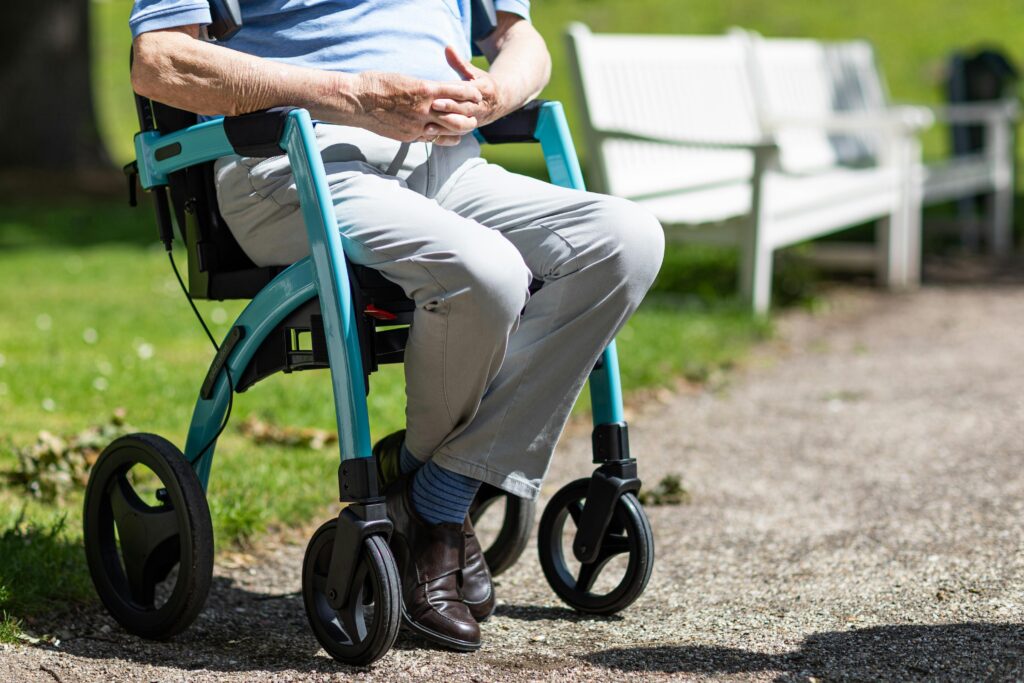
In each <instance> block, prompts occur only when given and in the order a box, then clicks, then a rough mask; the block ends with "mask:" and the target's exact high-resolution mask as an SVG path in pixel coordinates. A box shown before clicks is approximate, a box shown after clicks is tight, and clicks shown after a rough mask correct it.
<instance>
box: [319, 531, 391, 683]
mask: <svg viewBox="0 0 1024 683" xmlns="http://www.w3.org/2000/svg"><path fill="white" fill-rule="evenodd" d="M336 526H337V520H335V519H332V520H330V521H328V522H325V523H324V524H322V525H321V526H320V528H319V529H317V530H316V533H314V534H313V538H312V539H310V541H309V545H308V546H307V547H306V557H305V559H304V560H303V562H302V601H303V603H304V604H305V606H306V616H307V617H308V618H309V625H310V626H311V627H312V628H313V634H314V635H315V636H316V639H317V640H318V641H320V645H322V646H323V648H324V650H326V651H327V654H329V655H331V656H332V657H334V658H335V659H336V660H338V661H339V662H343V663H345V664H351V665H353V666H366V665H368V664H371V663H373V662H375V661H377V660H378V659H380V658H381V657H383V656H384V655H385V654H387V652H388V650H390V649H391V646H392V645H393V644H394V642H395V637H396V636H397V635H398V627H399V625H400V624H401V619H402V594H401V584H400V583H399V578H398V569H397V568H396V567H395V558H394V557H393V556H392V554H391V549H390V548H389V547H388V543H387V541H386V540H385V539H384V538H383V537H381V536H370V537H369V538H367V539H365V540H364V541H363V545H362V547H361V548H352V552H353V553H360V558H359V564H358V565H357V567H356V571H355V576H354V577H353V578H352V584H351V588H350V591H349V599H348V604H347V605H346V606H345V607H344V608H343V609H342V610H341V611H337V610H335V609H334V608H333V607H331V605H330V603H329V601H328V598H327V572H328V570H329V569H330V566H331V553H332V552H333V549H334V537H335V528H336Z"/></svg>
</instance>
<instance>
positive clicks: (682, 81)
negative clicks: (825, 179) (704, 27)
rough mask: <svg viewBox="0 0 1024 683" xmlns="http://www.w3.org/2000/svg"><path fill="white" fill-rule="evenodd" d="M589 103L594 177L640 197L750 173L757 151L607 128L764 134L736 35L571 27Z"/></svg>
mask: <svg viewBox="0 0 1024 683" xmlns="http://www.w3.org/2000/svg"><path fill="white" fill-rule="evenodd" d="M569 41H570V52H575V59H574V60H573V62H574V65H575V68H576V74H575V75H576V79H577V84H578V86H579V90H580V93H579V94H580V96H581V98H582V100H583V105H584V107H585V109H586V112H587V121H586V123H587V124H588V125H587V129H585V133H586V134H587V136H588V138H589V139H588V142H589V144H588V148H589V149H590V150H591V151H592V152H593V153H595V154H596V155H597V156H598V158H597V159H594V160H593V161H596V162H597V163H596V164H593V166H596V169H595V170H596V171H597V177H596V178H595V180H596V183H595V185H596V186H597V187H598V188H599V189H602V190H604V191H607V192H611V193H614V194H617V195H620V196H626V197H635V196H642V195H647V194H655V193H659V192H666V191H672V190H676V189H680V190H682V189H686V188H690V187H697V186H703V185H708V184H714V183H732V182H745V181H749V178H750V176H751V173H752V168H753V165H752V164H753V161H752V155H751V154H750V153H748V152H745V151H735V150H732V151H722V150H706V149H704V150H699V149H694V148H680V147H674V146H669V145H660V144H656V143H646V142H637V141H628V140H621V139H620V140H614V139H607V138H605V137H604V136H602V135H601V133H600V131H602V130H604V131H608V130H613V131H626V132H630V133H634V134H640V135H645V136H649V137H655V138H669V139H672V138H676V139H686V140H698V141H709V142H711V141H715V142H743V143H748V142H749V143H753V142H758V141H761V140H762V139H763V136H762V131H761V127H760V123H759V120H758V117H757V111H756V110H755V106H754V97H753V91H752V88H751V84H750V79H749V78H748V75H747V66H746V59H747V56H746V53H745V49H744V45H743V40H742V39H741V38H738V37H736V36H650V35H642V36H641V35H620V34H605V35H595V34H593V33H591V32H590V31H589V29H587V28H586V27H585V26H583V25H581V24H574V25H573V26H572V27H570V31H569Z"/></svg>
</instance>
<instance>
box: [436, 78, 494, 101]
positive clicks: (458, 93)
mask: <svg viewBox="0 0 1024 683" xmlns="http://www.w3.org/2000/svg"><path fill="white" fill-rule="evenodd" d="M429 94H430V96H431V97H432V99H435V100H440V99H443V100H456V101H458V102H480V101H482V100H483V99H484V96H483V95H482V94H481V93H480V88H478V87H476V86H475V85H473V84H472V83H467V82H465V81H448V82H443V83H434V84H433V87H432V88H431V89H430V93H429Z"/></svg>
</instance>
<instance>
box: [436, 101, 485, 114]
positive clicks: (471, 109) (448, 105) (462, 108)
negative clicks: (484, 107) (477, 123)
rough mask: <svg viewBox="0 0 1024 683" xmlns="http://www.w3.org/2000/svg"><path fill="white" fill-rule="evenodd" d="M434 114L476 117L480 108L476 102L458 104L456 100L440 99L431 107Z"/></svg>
mask: <svg viewBox="0 0 1024 683" xmlns="http://www.w3.org/2000/svg"><path fill="white" fill-rule="evenodd" d="M430 108H431V109H432V110H433V111H434V112H439V113H446V114H462V115H463V116H476V114H477V110H478V109H479V108H480V107H479V105H478V104H477V103H475V102H458V101H456V100H449V99H446V98H445V99H440V100H434V103H433V104H432V105H431V107H430Z"/></svg>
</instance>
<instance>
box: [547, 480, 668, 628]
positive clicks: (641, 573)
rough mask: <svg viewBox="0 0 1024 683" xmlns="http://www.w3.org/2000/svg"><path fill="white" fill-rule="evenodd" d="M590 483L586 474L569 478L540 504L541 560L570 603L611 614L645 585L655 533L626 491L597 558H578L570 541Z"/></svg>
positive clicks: (590, 611) (552, 582)
mask: <svg viewBox="0 0 1024 683" xmlns="http://www.w3.org/2000/svg"><path fill="white" fill-rule="evenodd" d="M589 485H590V480H589V479H578V480H576V481H574V482H572V483H570V484H567V485H566V486H565V487H564V488H562V489H561V490H560V491H559V492H558V493H556V494H555V496H554V497H553V498H552V499H551V501H550V502H549V503H548V505H547V507H546V508H545V509H544V514H543V515H541V518H540V529H539V531H538V537H537V539H538V540H537V549H538V551H539V553H540V566H541V568H542V569H543V570H544V576H545V577H547V580H548V583H549V584H550V585H551V588H552V590H554V591H555V593H557V594H558V597H560V598H561V599H562V600H564V601H565V602H566V603H568V604H569V605H570V606H571V607H573V608H574V609H577V610H579V611H580V612H586V613H588V614H615V613H616V612H619V611H621V610H623V609H625V608H626V607H628V606H629V605H631V604H632V603H633V601H634V600H636V599H637V598H638V597H640V594H641V593H643V592H644V588H646V587H647V582H648V580H650V578H651V570H652V569H653V568H654V536H653V535H652V533H651V525H650V523H649V522H648V521H647V515H645V514H644V511H643V508H642V507H641V506H640V501H638V500H637V499H636V496H635V495H633V494H632V493H626V494H623V495H622V496H621V497H620V498H619V500H618V501H617V502H616V503H615V512H614V513H613V515H612V520H611V522H610V523H609V525H608V529H607V531H606V532H605V535H604V538H602V539H601V549H600V551H599V552H598V555H597V559H596V560H595V561H593V562H589V563H586V564H582V563H580V562H579V561H577V560H576V558H575V556H574V555H573V552H572V543H573V539H574V538H575V537H576V529H577V527H578V525H579V523H580V517H581V516H582V514H583V505H584V503H585V502H586V498H587V489H588V487H589ZM569 521H571V522H572V523H571V524H567V523H566V522H569Z"/></svg>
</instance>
